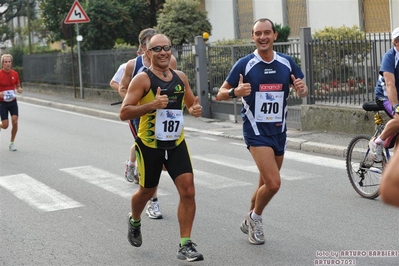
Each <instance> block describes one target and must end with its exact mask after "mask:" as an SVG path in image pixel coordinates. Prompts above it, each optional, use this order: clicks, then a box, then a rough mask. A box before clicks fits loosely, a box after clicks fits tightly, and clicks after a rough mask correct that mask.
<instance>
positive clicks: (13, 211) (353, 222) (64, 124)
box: [0, 102, 399, 266]
mask: <svg viewBox="0 0 399 266" xmlns="http://www.w3.org/2000/svg"><path fill="white" fill-rule="evenodd" d="M19 106H20V114H21V116H20V127H19V132H18V135H17V139H16V142H15V143H16V146H17V148H18V151H17V152H10V151H8V141H9V136H10V129H7V130H2V131H1V133H0V142H1V143H0V144H1V145H0V162H1V165H0V228H1V229H0V250H1V253H0V265H190V264H192V263H187V262H184V261H179V260H178V259H176V252H177V249H178V242H179V236H178V226H177V218H176V204H177V201H178V197H177V195H176V189H175V187H174V185H173V183H172V181H171V180H170V178H169V177H168V175H167V174H166V173H163V174H162V178H161V183H160V186H159V200H160V207H161V211H162V213H163V215H164V219H162V220H150V219H149V218H148V217H146V216H145V214H144V215H143V216H142V233H143V245H142V246H141V247H140V248H135V247H132V246H130V245H129V243H128V242H127V238H126V235H127V213H128V212H129V211H130V209H129V208H130V197H131V194H132V193H133V192H134V191H135V190H136V189H137V185H134V184H131V183H128V182H126V181H125V180H124V177H123V171H124V163H125V161H126V159H127V156H128V153H129V148H130V146H131V144H132V137H131V133H130V131H129V129H128V126H127V124H126V123H125V122H119V121H111V120H106V119H100V118H95V117H90V116H85V115H80V114H76V113H72V112H66V111H61V110H57V109H51V108H48V107H44V106H36V105H32V104H28V103H22V102H20V103H19ZM186 136H187V143H188V145H189V149H190V153H191V155H192V162H193V165H194V169H195V182H196V199H197V214H196V219H195V223H194V229H193V234H192V240H193V241H194V242H195V243H196V244H198V247H197V248H198V250H199V251H200V252H201V253H203V255H204V257H205V260H204V261H203V262H195V264H198V265H247V264H250V265H300V266H302V265H323V264H322V263H324V265H325V264H327V263H330V265H331V264H332V263H335V264H337V263H340V265H353V264H354V263H355V264H356V265H398V263H399V260H398V250H399V244H398V241H397V240H398V239H399V231H398V229H397V225H398V221H399V219H398V211H399V210H397V209H395V208H393V207H389V206H387V205H384V204H383V203H382V202H381V201H380V200H379V199H376V200H367V199H363V198H361V197H360V196H358V195H357V194H356V193H355V192H354V190H353V189H352V188H351V186H350V183H349V181H348V179H347V176H346V172H345V164H344V161H343V159H342V157H332V156H321V155H319V154H312V153H304V152H300V151H294V150H288V151H287V153H286V156H285V161H284V164H283V169H282V171H281V176H282V186H281V189H280V191H279V193H278V194H277V195H276V196H275V198H274V199H273V200H272V202H271V203H270V205H269V206H268V207H267V208H266V210H265V212H264V213H263V218H264V230H265V236H266V244H265V245H261V246H254V245H250V244H249V243H248V240H247V237H246V235H244V234H243V233H242V232H241V231H240V229H239V226H240V223H241V221H242V219H243V217H244V215H245V213H246V212H247V211H248V208H249V200H250V197H251V195H252V192H253V190H254V188H255V186H256V184H257V178H258V176H257V170H256V167H255V165H254V163H253V162H252V159H251V156H250V154H249V152H248V151H247V149H246V148H245V145H244V144H243V142H242V141H240V140H235V139H229V138H223V137H218V136H210V135H207V134H204V133H197V132H187V133H186ZM380 251H383V252H380ZM376 255H380V256H378V257H376Z"/></svg>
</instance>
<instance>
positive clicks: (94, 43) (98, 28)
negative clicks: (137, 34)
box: [81, 1, 132, 50]
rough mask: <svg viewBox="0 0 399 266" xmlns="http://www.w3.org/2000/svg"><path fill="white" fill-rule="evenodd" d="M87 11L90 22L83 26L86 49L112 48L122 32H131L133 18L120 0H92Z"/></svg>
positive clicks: (83, 45)
mask: <svg viewBox="0 0 399 266" xmlns="http://www.w3.org/2000/svg"><path fill="white" fill-rule="evenodd" d="M85 11H86V13H87V15H88V16H89V18H90V23H85V24H83V25H82V26H81V29H82V30H81V35H82V36H83V42H82V48H83V49H84V50H105V49H111V48H113V47H114V45H115V41H116V39H117V38H118V37H119V33H120V32H124V33H128V32H130V28H131V25H132V20H131V18H130V16H129V12H128V10H126V8H125V7H124V6H122V5H121V4H119V1H90V4H89V7H88V8H87V10H85Z"/></svg>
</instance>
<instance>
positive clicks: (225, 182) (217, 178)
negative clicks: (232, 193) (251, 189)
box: [194, 169, 252, 190]
mask: <svg viewBox="0 0 399 266" xmlns="http://www.w3.org/2000/svg"><path fill="white" fill-rule="evenodd" d="M194 182H195V185H200V186H204V187H207V188H209V189H214V190H217V189H223V188H228V187H242V186H252V184H251V183H247V182H242V181H237V180H234V179H232V178H228V177H225V176H221V175H215V174H212V173H208V172H205V171H201V170H196V169H194Z"/></svg>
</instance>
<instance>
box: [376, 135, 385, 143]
mask: <svg viewBox="0 0 399 266" xmlns="http://www.w3.org/2000/svg"><path fill="white" fill-rule="evenodd" d="M374 142H375V143H377V144H384V141H383V140H382V139H381V138H380V136H378V137H377V138H376V139H375V140H374Z"/></svg>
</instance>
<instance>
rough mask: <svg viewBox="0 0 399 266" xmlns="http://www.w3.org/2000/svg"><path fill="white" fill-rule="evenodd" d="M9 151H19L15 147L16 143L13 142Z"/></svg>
mask: <svg viewBox="0 0 399 266" xmlns="http://www.w3.org/2000/svg"><path fill="white" fill-rule="evenodd" d="M8 149H9V150H10V151H16V150H17V147H15V145H14V142H11V143H10V145H9V146H8Z"/></svg>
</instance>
